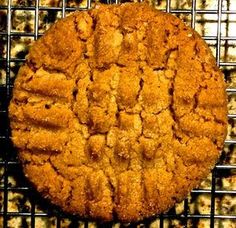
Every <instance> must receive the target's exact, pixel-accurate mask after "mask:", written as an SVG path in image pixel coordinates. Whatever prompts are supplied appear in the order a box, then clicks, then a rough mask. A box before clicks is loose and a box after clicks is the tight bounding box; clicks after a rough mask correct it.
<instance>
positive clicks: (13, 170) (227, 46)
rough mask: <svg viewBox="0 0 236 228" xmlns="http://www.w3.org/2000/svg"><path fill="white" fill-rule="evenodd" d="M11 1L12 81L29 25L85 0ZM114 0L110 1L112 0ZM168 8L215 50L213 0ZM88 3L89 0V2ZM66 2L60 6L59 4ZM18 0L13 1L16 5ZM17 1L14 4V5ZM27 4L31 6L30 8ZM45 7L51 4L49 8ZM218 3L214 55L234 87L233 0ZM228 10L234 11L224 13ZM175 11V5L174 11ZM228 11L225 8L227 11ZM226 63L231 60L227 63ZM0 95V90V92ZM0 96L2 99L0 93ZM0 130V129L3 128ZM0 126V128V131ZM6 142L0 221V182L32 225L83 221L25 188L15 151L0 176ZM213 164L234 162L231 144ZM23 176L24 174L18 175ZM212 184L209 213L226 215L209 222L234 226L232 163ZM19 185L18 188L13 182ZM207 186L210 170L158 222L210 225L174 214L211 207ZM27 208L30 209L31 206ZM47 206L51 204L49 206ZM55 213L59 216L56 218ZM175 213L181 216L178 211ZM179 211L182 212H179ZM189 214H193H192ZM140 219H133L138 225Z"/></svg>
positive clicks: (3, 44) (2, 7) (3, 34)
mask: <svg viewBox="0 0 236 228" xmlns="http://www.w3.org/2000/svg"><path fill="white" fill-rule="evenodd" d="M9 1H10V2H11V6H14V7H16V8H15V9H14V8H13V9H12V10H11V25H10V27H11V32H12V33H15V35H14V34H13V35H12V36H11V40H10V49H9V52H10V56H9V57H10V58H11V59H12V60H13V61H12V62H11V63H10V72H9V75H10V81H9V83H10V84H12V82H13V80H14V77H15V75H16V74H17V71H18V69H19V66H20V65H21V64H22V61H21V60H22V59H24V57H25V55H26V53H27V51H28V49H29V46H30V44H31V43H32V42H33V40H34V36H33V35H34V33H35V29H37V28H38V34H39V35H41V34H43V33H44V32H45V30H47V29H48V28H49V27H50V26H51V24H52V23H54V22H55V21H56V20H57V19H58V18H61V17H62V15H63V13H65V16H66V15H67V14H69V13H70V12H71V10H70V7H79V8H86V7H87V0H83V1H80V0H68V1H64V2H63V1H62V0H39V1H36V0H9ZM114 2H115V1H114ZM167 2H168V1H166V0H156V1H152V2H151V0H149V3H150V4H152V5H153V6H155V7H156V8H158V9H163V10H165V9H166V7H167V5H166V3H167ZM169 2H170V9H171V10H172V11H175V10H176V9H179V10H182V12H181V13H175V14H176V15H177V16H179V17H180V18H181V19H182V20H184V21H185V22H186V23H187V24H189V25H191V21H192V19H193V16H194V19H195V29H196V30H197V31H198V32H199V34H200V35H201V36H204V37H205V38H206V40H207V43H208V44H209V46H210V48H211V49H212V51H213V53H214V54H215V55H216V47H217V42H216V40H217V39H216V37H217V21H218V15H217V9H218V4H217V3H218V1H217V0H196V1H194V0H193V2H192V0H171V1H169ZM192 3H196V4H195V6H194V7H195V9H197V10H200V11H199V12H198V13H196V14H191V12H192ZM7 4H8V1H7V0H0V60H1V59H2V61H0V90H1V89H4V88H5V86H6V82H7V80H8V79H7V64H6V61H5V60H6V59H7V28H8V27H7ZM37 4H38V6H39V7H40V8H39V11H38V15H37V16H38V17H35V15H36V13H35V10H34V7H35V6H36V5H37ZM92 4H94V2H93V3H92ZM63 5H65V6H66V7H68V9H67V10H65V11H63V10H62V8H61V7H62V6H63ZM18 6H19V7H18ZM17 7H18V8H17ZM20 7H29V8H27V9H20ZM31 7H32V8H31ZM50 7H55V8H54V10H53V9H52V8H51V9H50ZM222 9H223V11H225V12H226V13H223V14H222V18H221V38H222V40H221V42H220V56H219V60H220V62H221V63H222V66H221V69H222V70H223V72H224V74H225V78H226V81H227V85H228V88H236V1H235V0H222ZM201 10H202V11H203V10H211V12H212V13H210V12H205V13H204V12H203V13H201ZM229 11H234V12H235V13H230V12H229ZM175 12H176V11H175ZM227 12H228V13H227ZM37 18H38V23H36V24H35V19H37ZM230 64H231V65H230ZM2 94H3V95H4V93H1V94H0V96H2ZM228 95H229V103H228V110H229V114H232V115H233V114H236V93H233V92H232V93H228ZM1 100H3V99H1ZM235 120H236V119H234V118H229V125H228V135H227V140H232V139H235V138H236V121H235ZM3 130H4V129H3ZM3 130H0V131H3ZM4 149H6V148H0V162H1V163H0V213H1V214H0V227H2V224H3V214H4V210H6V208H4V206H3V202H4V187H6V186H5V185H6V183H7V182H8V183H7V185H8V186H9V187H10V188H11V189H9V190H8V191H7V192H5V195H6V194H7V212H9V213H11V212H23V213H28V212H31V211H32V210H33V211H34V213H35V214H36V215H37V216H36V217H35V219H34V224H35V227H40V228H41V227H49V228H51V227H59V225H58V221H59V222H60V227H85V223H84V222H80V221H78V220H74V219H73V218H69V217H66V216H64V215H59V213H58V212H55V209H53V210H51V209H48V208H47V204H46V203H45V202H44V201H43V202H41V201H40V200H38V199H37V200H36V201H35V199H34V194H33V196H32V194H31V192H30V191H32V190H31V189H28V188H27V187H28V186H29V185H28V184H27V182H26V181H25V180H22V177H23V175H22V174H21V171H20V170H21V168H20V166H19V165H18V164H17V162H14V161H15V160H16V158H15V157H16V156H15V154H14V153H12V154H11V155H10V157H9V158H8V159H9V160H10V161H13V162H12V163H11V162H10V164H9V165H8V173H7V182H6V180H4V175H5V173H4V172H5V171H4V155H3V154H4V153H5V151H3V150H4ZM219 165H226V166H227V165H232V166H235V167H236V145H234V144H231V143H229V144H227V145H225V148H224V151H223V153H222V157H221V160H220V162H219ZM23 179H24V178H23ZM214 182H215V190H216V191H218V193H217V194H215V199H214V206H215V215H217V216H220V215H223V216H228V218H224V219H217V218H216V219H215V220H214V224H215V227H217V228H218V227H219V228H224V227H225V228H236V219H230V216H236V194H235V193H236V169H235V168H232V169H229V168H228V169H217V171H216V173H215V179H214ZM24 186H27V187H26V188H24ZM19 187H22V188H19ZM211 187H212V175H209V177H208V178H207V179H206V180H204V181H203V182H202V184H201V186H200V189H201V191H193V192H192V193H191V194H190V195H189V197H188V199H186V200H185V202H181V203H179V204H178V205H176V207H175V208H173V209H172V210H171V211H170V212H169V213H168V214H171V215H173V214H177V216H176V218H172V217H168V216H164V217H165V218H164V219H163V220H162V221H163V227H178V228H179V227H184V224H185V226H187V227H199V228H205V227H206V228H207V227H210V218H208V217H207V216H205V217H206V218H198V219H194V218H189V219H187V221H186V220H184V219H178V218H179V216H178V215H184V214H185V213H186V210H187V213H188V214H191V215H203V217H204V215H209V214H210V213H211V204H212V198H211ZM32 208H33V209H32ZM50 208H51V207H50ZM57 217H60V219H59V220H58V218H57ZM180 217H181V216H180ZM182 217H184V216H182ZM193 217H194V216H193ZM31 219H32V217H31V216H20V215H19V216H17V215H14V216H9V219H8V223H7V225H8V227H9V228H11V227H12V228H16V227H31V225H32V221H31ZM86 225H88V227H97V224H96V223H93V222H89V223H88V224H87V223H86ZM121 226H124V225H122V224H118V223H116V224H113V227H121ZM143 226H144V225H142V224H139V225H138V227H143ZM149 226H150V227H153V228H154V227H160V219H159V218H158V219H153V220H151V221H149Z"/></svg>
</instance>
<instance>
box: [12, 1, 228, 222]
mask: <svg viewBox="0 0 236 228" xmlns="http://www.w3.org/2000/svg"><path fill="white" fill-rule="evenodd" d="M226 104H227V99H226V93H225V83H224V79H223V75H222V73H221V72H220V70H219V69H218V68H217V66H216V63H215V60H214V58H213V56H212V53H211V51H210V49H209V48H208V46H207V45H206V43H205V42H204V41H203V40H202V39H201V38H200V36H199V35H198V34H197V33H196V32H195V31H193V30H192V29H191V28H189V27H188V26H186V25H185V24H184V23H183V22H182V21H181V20H180V19H178V18H176V17H175V16H172V15H170V14H167V13H163V12H159V11H157V10H154V9H152V8H150V7H149V6H147V5H145V4H133V3H128V4H122V5H99V6H97V7H96V8H95V9H92V10H89V11H87V12H75V13H73V14H72V15H70V16H68V17H67V18H65V19H62V20H60V21H58V22H57V23H56V24H54V25H53V26H52V27H51V28H50V29H49V31H48V32H47V33H46V34H45V35H44V36H43V37H42V38H40V39H39V40H38V41H36V42H35V43H34V44H33V46H32V48H31V50H30V52H29V55H28V57H27V61H26V64H25V65H24V66H22V67H21V69H20V71H19V73H18V76H17V79H16V81H15V85H14V91H13V98H12V100H11V103H10V107H9V116H10V121H11V128H12V140H13V142H14V145H15V146H16V147H17V148H18V151H19V157H20V160H21V162H22V164H23V168H24V172H25V174H26V176H27V177H28V178H29V180H30V181H31V182H32V183H33V184H34V185H35V187H36V188H37V190H38V191H39V192H41V193H42V195H43V196H44V197H46V198H49V199H50V201H51V202H52V203H54V204H56V205H58V206H60V207H61V208H62V209H63V210H64V211H66V212H69V213H73V214H77V215H79V216H82V217H85V218H92V219H100V220H107V221H108V220H113V219H115V218H118V219H119V220H121V221H137V220H140V219H143V218H145V217H149V216H152V215H155V214H158V213H161V212H164V211H166V210H168V209H169V208H170V207H172V206H173V205H174V204H175V203H176V202H178V201H180V200H183V199H184V197H186V195H187V193H188V192H189V191H190V190H191V189H193V188H194V187H197V186H198V184H199V183H200V181H201V180H202V179H203V178H204V177H206V176H207V174H208V173H209V172H210V170H211V169H212V168H213V166H214V164H215V162H216V161H217V159H218V157H219V155H220V151H221V149H222V146H223V143H224V139H225V136H226V126H227V124H226V123H227V111H226Z"/></svg>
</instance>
